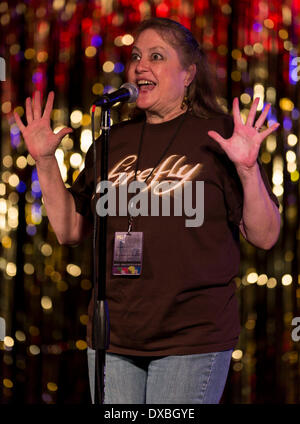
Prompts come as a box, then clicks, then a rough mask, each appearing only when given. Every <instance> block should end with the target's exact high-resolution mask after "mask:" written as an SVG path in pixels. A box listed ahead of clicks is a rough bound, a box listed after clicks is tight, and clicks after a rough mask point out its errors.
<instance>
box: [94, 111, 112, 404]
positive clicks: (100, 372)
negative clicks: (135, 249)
mask: <svg viewBox="0 0 300 424" xmlns="http://www.w3.org/2000/svg"><path fill="white" fill-rule="evenodd" d="M101 129H102V134H101V175H100V177H101V181H107V179H108V139H109V130H110V110H109V109H108V108H103V107H102V113H101ZM95 153H96V146H94V157H95ZM96 165H97V163H96V164H95V163H94V166H95V168H96V169H94V174H95V177H96V178H95V188H96V186H97V171H96V170H97V166H96ZM94 195H95V202H96V198H97V197H96V190H95V193H94ZM100 195H101V194H100ZM106 239H107V215H106V216H97V214H96V212H95V218H94V238H93V249H94V255H93V257H94V315H93V349H95V351H96V360H95V397H94V402H95V404H98V403H100V404H102V403H103V402H104V372H105V352H106V349H107V348H108V346H109V314H108V306H107V302H106V297H105V293H106ZM97 251H98V252H99V254H98V255H97V254H96V252H97ZM97 257H98V258H99V262H97Z"/></svg>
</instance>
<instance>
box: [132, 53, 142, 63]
mask: <svg viewBox="0 0 300 424" xmlns="http://www.w3.org/2000/svg"><path fill="white" fill-rule="evenodd" d="M131 60H132V61H135V60H140V56H139V55H138V54H137V53H132V55H131Z"/></svg>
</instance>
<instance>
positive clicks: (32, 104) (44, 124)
mask: <svg viewBox="0 0 300 424" xmlns="http://www.w3.org/2000/svg"><path fill="white" fill-rule="evenodd" d="M53 101H54V92H53V91H51V92H50V93H49V95H48V98H47V102H46V106H45V110H44V113H43V114H42V107H41V94H40V92H39V91H36V92H35V94H34V98H33V101H31V98H30V97H28V98H27V99H26V119H27V126H25V125H24V124H23V122H22V121H21V118H20V117H19V115H18V114H17V113H16V112H14V117H15V120H16V123H17V125H18V127H19V129H20V131H21V133H22V135H23V137H24V140H25V143H26V146H27V149H28V151H29V153H30V154H31V156H32V157H33V158H34V159H35V160H36V161H39V160H42V159H43V158H47V157H49V156H53V155H54V154H55V151H56V149H57V147H58V145H59V143H60V141H61V140H62V138H63V137H64V136H65V135H66V134H69V133H71V132H73V130H72V128H68V127H66V128H63V129H61V130H60V131H59V132H58V133H57V134H54V132H53V131H52V129H51V126H50V115H51V112H52V108H53Z"/></svg>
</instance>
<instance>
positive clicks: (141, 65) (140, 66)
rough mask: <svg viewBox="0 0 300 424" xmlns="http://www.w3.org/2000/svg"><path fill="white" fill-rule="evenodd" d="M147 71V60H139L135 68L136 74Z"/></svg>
mask: <svg viewBox="0 0 300 424" xmlns="http://www.w3.org/2000/svg"><path fill="white" fill-rule="evenodd" d="M148 69H149V62H148V60H147V59H144V58H140V60H139V61H138V63H137V65H136V68H135V70H136V72H143V71H147V70H148Z"/></svg>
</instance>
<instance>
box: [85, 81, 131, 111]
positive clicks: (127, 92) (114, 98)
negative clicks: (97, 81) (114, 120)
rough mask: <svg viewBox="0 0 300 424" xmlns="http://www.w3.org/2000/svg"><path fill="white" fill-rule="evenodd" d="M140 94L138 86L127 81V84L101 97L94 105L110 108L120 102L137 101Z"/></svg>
mask: <svg viewBox="0 0 300 424" xmlns="http://www.w3.org/2000/svg"><path fill="white" fill-rule="evenodd" d="M138 95H139V89H138V88H137V86H136V85H135V84H133V83H131V82H126V83H125V84H123V85H121V87H120V88H119V89H118V90H116V91H113V92H112V93H107V94H104V95H103V96H101V97H99V98H98V100H96V101H95V102H94V103H93V106H101V107H104V108H109V107H111V106H112V105H113V104H115V103H118V102H129V103H133V102H135V101H136V99H137V97H138Z"/></svg>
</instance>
